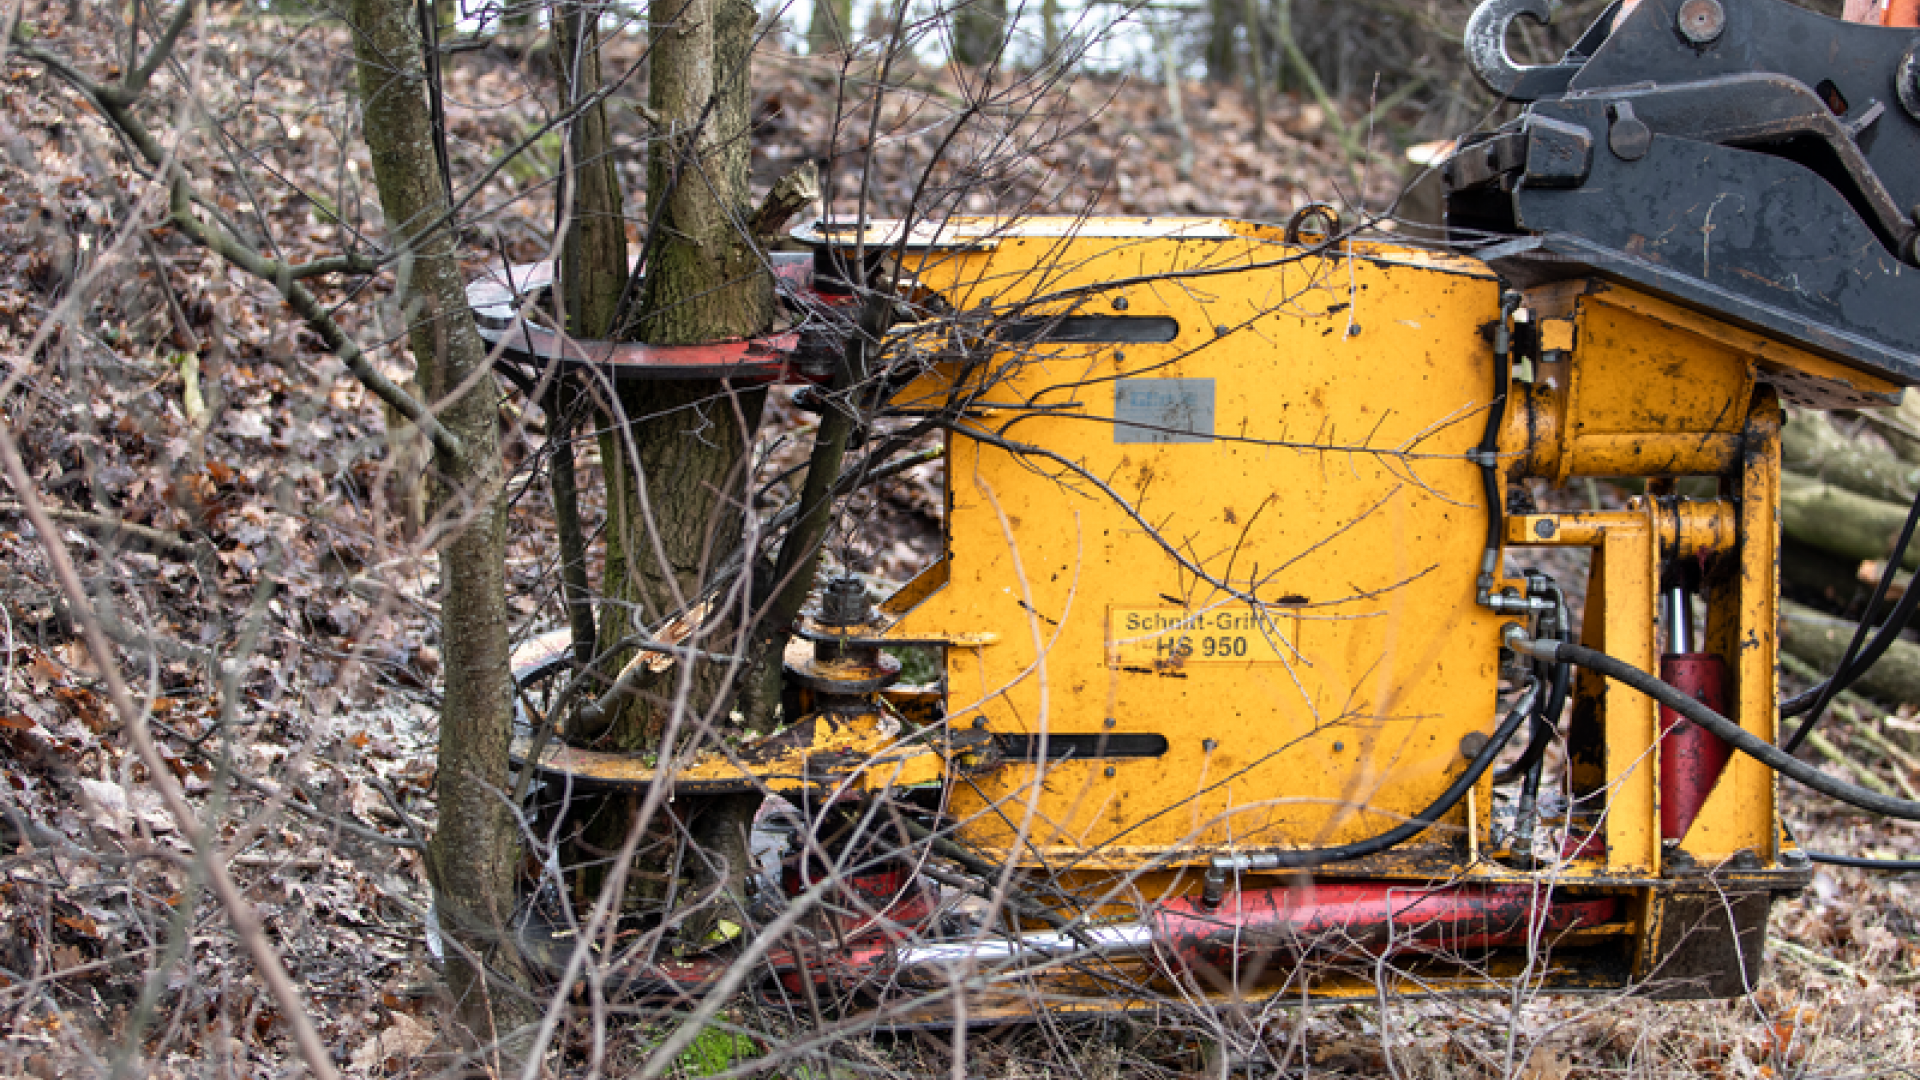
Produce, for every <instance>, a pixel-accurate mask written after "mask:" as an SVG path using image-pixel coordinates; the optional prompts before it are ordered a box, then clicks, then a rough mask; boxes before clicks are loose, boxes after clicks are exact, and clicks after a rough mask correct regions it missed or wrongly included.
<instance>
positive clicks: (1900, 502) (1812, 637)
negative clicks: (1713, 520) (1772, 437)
mask: <svg viewBox="0 0 1920 1080" xmlns="http://www.w3.org/2000/svg"><path fill="white" fill-rule="evenodd" d="M1781 450H1782V458H1783V459H1784V465H1785V472H1784V474H1783V475H1782V477H1781V484H1780V488H1781V490H1780V527H1781V532H1782V533H1783V535H1784V537H1785V544H1784V546H1783V550H1782V557H1781V566H1780V569H1781V575H1782V588H1783V592H1785V593H1786V595H1787V596H1788V597H1791V598H1799V599H1803V600H1809V601H1812V602H1814V603H1817V604H1819V605H1820V607H1825V608H1829V609H1833V610H1837V611H1838V612H1840V613H1841V614H1843V615H1845V616H1846V618H1837V617H1835V616H1834V615H1832V614H1829V613H1826V612H1823V611H1820V610H1817V609H1816V608H1815V607H1812V606H1808V605H1806V604H1802V603H1797V602H1795V600H1794V599H1787V600H1783V602H1782V605H1781V615H1780V644H1781V648H1782V650H1783V651H1784V652H1785V653H1787V654H1788V656H1789V657H1791V658H1793V659H1795V660H1797V661H1801V662H1804V663H1805V664H1806V665H1809V666H1810V667H1811V668H1813V669H1815V670H1818V671H1820V672H1821V673H1823V674H1824V673H1825V672H1829V671H1832V670H1833V668H1834V665H1835V664H1837V663H1838V661H1839V659H1840V654H1841V652H1842V651H1843V650H1844V649H1845V648H1846V647H1847V643H1848V642H1849V641H1850V640H1851V639H1852V637H1853V631H1854V624H1853V623H1852V622H1849V621H1847V619H1850V618H1857V619H1866V620H1870V621H1872V622H1874V623H1876V624H1877V623H1878V622H1880V621H1881V620H1883V619H1884V618H1885V616H1886V614H1887V612H1888V610H1889V609H1890V608H1891V605H1892V604H1893V602H1894V601H1896V600H1897V599H1898V598H1899V596H1900V595H1901V593H1902V592H1903V591H1904V590H1905V587H1906V584H1907V582H1908V581H1909V580H1910V578H1911V575H1910V574H1904V573H1903V574H1900V575H1899V576H1898V577H1897V578H1896V580H1895V582H1894V586H1893V588H1891V589H1889V590H1888V595H1887V598H1886V601H1885V603H1883V605H1882V606H1881V609H1880V610H1879V611H1872V612H1870V611H1866V610H1865V609H1864V605H1865V602H1866V600H1867V598H1868V596H1869V594H1870V593H1871V591H1872V587H1873V585H1874V583H1875V582H1877V581H1878V580H1879V577H1880V574H1881V571H1882V569H1883V568H1884V567H1885V565H1886V561H1887V560H1888V559H1889V558H1890V557H1891V556H1892V554H1893V545H1894V542H1895V540H1896V539H1897V538H1898V537H1899V534H1900V528H1901V525H1902V524H1903V523H1904V522H1905V521H1906V517H1907V512H1908V509H1909V508H1910V506H1911V505H1912V503H1913V499H1914V496H1915V493H1916V492H1917V491H1920V401H1917V400H1916V399H1915V398H1914V397H1912V396H1909V397H1908V399H1907V401H1906V402H1904V403H1902V404H1901V405H1900V406H1899V407H1898V408H1896V409H1885V410H1877V411H1873V412H1862V413H1859V414H1850V415H1846V416H1844V417H1843V418H1841V419H1836V418H1835V417H1834V416H1833V415H1832V414H1828V413H1819V412H1809V411H1796V412H1794V413H1793V414H1792V415H1791V418H1790V420H1789V422H1788V424H1787V426H1786V429H1785V431H1784V433H1783V434H1782V437H1781ZM1902 562H1903V568H1904V569H1905V570H1907V571H1912V570H1914V569H1916V568H1920V538H1917V539H1916V542H1915V543H1913V544H1910V545H1909V546H1908V551H1907V553H1906V557H1905V558H1904V559H1903V560H1902ZM1791 666H1798V665H1791ZM1856 689H1858V690H1860V691H1861V692H1863V693H1865V694H1868V695H1870V696H1872V697H1875V698H1878V699H1881V700H1883V701H1887V702H1891V703H1915V704H1920V644H1914V643H1912V642H1905V641H1903V642H1901V643H1899V644H1896V645H1895V646H1894V647H1893V649H1891V650H1889V651H1888V653H1887V655H1886V656H1885V657H1884V658H1883V659H1882V660H1881V661H1880V663H1879V664H1878V665H1876V666H1875V668H1874V669H1873V670H1872V671H1871V672H1870V673H1869V674H1868V675H1867V676H1866V677H1864V678H1862V679H1861V681H1860V682H1859V683H1858V684H1856Z"/></svg>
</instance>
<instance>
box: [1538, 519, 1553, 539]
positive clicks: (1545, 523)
mask: <svg viewBox="0 0 1920 1080" xmlns="http://www.w3.org/2000/svg"><path fill="white" fill-rule="evenodd" d="M1558 528H1559V526H1557V525H1555V524H1554V523H1553V519H1552V518H1541V519H1540V520H1539V521H1536V522H1534V523H1533V535H1535V536H1537V537H1539V538H1540V539H1542V540H1545V539H1547V538H1548V537H1551V536H1552V535H1553V534H1554V532H1555V531H1556V530H1557V529H1558Z"/></svg>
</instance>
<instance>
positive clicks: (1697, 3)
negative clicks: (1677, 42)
mask: <svg viewBox="0 0 1920 1080" xmlns="http://www.w3.org/2000/svg"><path fill="white" fill-rule="evenodd" d="M1675 21H1676V22H1677V23H1678V24H1679V27H1680V36H1681V37H1683V38H1686V39H1687V40H1688V41H1690V42H1692V43H1693V44H1695V45H1711V44H1713V43H1714V42H1716V41H1718V40H1720V35H1721V33H1722V32H1724V31H1725V30H1726V28H1727V12H1726V9H1725V8H1723V7H1721V6H1720V0H1687V2H1686V3H1684V4H1681V5H1680V13H1679V15H1678V16H1677V17H1676V19H1675Z"/></svg>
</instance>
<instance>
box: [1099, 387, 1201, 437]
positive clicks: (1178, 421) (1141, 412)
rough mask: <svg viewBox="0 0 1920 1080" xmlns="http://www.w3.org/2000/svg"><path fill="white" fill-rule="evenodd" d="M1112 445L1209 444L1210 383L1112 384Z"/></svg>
mask: <svg viewBox="0 0 1920 1080" xmlns="http://www.w3.org/2000/svg"><path fill="white" fill-rule="evenodd" d="M1113 420H1114V424H1113V441H1114V442H1117V443H1205V442H1212V441H1213V380H1212V379H1121V380H1119V381H1118V382H1115V383H1114V384H1113Z"/></svg>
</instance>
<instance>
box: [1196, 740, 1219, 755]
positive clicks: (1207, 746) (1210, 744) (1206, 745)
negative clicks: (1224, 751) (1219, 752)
mask: <svg viewBox="0 0 1920 1080" xmlns="http://www.w3.org/2000/svg"><path fill="white" fill-rule="evenodd" d="M1219 745H1220V744H1219V743H1217V742H1214V741H1213V740H1212V739H1201V740H1200V749H1202V750H1204V751H1206V752H1207V753H1209V754H1211V753H1213V748H1214V747H1216V746H1219Z"/></svg>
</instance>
